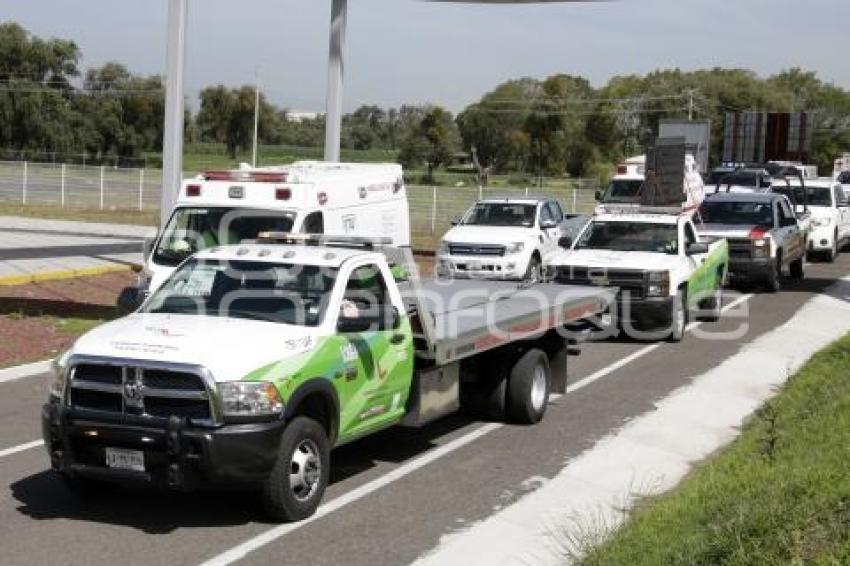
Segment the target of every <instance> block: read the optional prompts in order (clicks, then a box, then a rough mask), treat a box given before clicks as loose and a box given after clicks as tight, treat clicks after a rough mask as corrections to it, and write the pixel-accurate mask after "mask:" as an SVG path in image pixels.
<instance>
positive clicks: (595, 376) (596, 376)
mask: <svg viewBox="0 0 850 566" xmlns="http://www.w3.org/2000/svg"><path fill="white" fill-rule="evenodd" d="M753 296H754V295H753V294H752V293H748V294H746V295H741V296H740V297H738V298H737V299H735V300H734V301H732V302H731V303H729V304H728V305H725V306H724V307H723V309H721V310H722V312H726V311H728V310H730V309H733V308H735V307H737V306H738V305H740V304H741V303H744V302H745V301H749V300H750V299H752V298H753ZM701 324H705V323H703V322H692V323H690V324H689V325H688V327H687V328H686V331H687V332H690V331H691V330H693V329H694V328H696V327H698V326H700V325H701ZM662 345H663V342H656V343H654V344H649V345H647V346H644V347H643V348H641V349H640V350H638V351H637V352H632V353H631V354H629V355H628V356H626V357H625V358H620V359H619V360H617V361H616V362H614V363H613V364H611V365H610V366H608V367H604V368H602V369H600V370H598V371H595V372H593V373H592V374H590V375H588V376H587V377H584V378H582V379H579V380H578V381H576V382H575V383H573V384H572V385H569V386H567V393H572V392H573V391H578V390H579V389H581V388H582V387H586V386H588V385H590V384H591V383H593V382H594V381H598V380H600V379H602V378H603V377H605V376H607V375H609V374H611V373H614V372H615V371H617V370H618V369H621V368H622V367H624V366H627V365H628V364H630V363H632V362H633V361H635V360H637V359H638V358H642V357H644V356H645V355H647V354H648V353H650V352H652V351H654V350H657V349H658V348H660V347H661V346H662Z"/></svg>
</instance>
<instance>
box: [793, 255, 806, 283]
mask: <svg viewBox="0 0 850 566" xmlns="http://www.w3.org/2000/svg"><path fill="white" fill-rule="evenodd" d="M789 270H790V272H791V279H798V280H799V279H803V278H804V277H805V276H806V275H805V273H804V271H803V258H802V257H800V258H798V259H795V260H794V261H792V262H791V266H790V267H789Z"/></svg>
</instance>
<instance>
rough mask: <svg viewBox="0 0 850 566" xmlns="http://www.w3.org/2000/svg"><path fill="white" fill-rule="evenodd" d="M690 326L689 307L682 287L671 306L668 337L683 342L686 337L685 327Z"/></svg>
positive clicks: (673, 340) (670, 339)
mask: <svg viewBox="0 0 850 566" xmlns="http://www.w3.org/2000/svg"><path fill="white" fill-rule="evenodd" d="M687 326H688V307H687V297H686V294H685V291H684V290H682V289H680V290H679V292H678V293H676V297H675V298H674V299H673V305H672V306H671V308H670V334H669V335H668V337H667V339H668V340H669V341H670V342H681V341H682V339H683V338H684V337H685V328H686V327H687Z"/></svg>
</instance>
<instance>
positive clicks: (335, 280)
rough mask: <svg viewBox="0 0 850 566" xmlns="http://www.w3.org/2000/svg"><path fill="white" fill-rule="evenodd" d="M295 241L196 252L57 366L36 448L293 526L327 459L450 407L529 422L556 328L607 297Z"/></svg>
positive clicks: (61, 464) (68, 473) (97, 477)
mask: <svg viewBox="0 0 850 566" xmlns="http://www.w3.org/2000/svg"><path fill="white" fill-rule="evenodd" d="M298 240H299V243H292V240H291V239H289V238H288V237H286V236H284V235H267V238H266V239H265V240H262V241H258V242H256V243H252V244H241V245H236V246H226V247H218V248H212V249H209V250H205V251H203V252H200V253H198V254H196V255H195V256H193V257H191V258H189V259H188V260H186V261H185V262H184V263H183V264H182V265H181V266H180V267H179V268H177V269H176V270H175V272H174V273H173V274H172V275H170V276H169V277H168V279H167V280H166V281H165V282H164V283H163V285H162V286H161V287H160V288H159V289H157V290H156V291H155V292H154V293H153V294H152V295H151V296H150V297H148V298H147V300H146V301H145V302H144V304H143V305H142V306H141V307H140V308H139V310H138V311H136V312H135V313H132V314H130V315H129V316H126V317H124V318H121V319H119V320H115V321H113V322H110V323H107V324H104V325H103V326H100V327H98V328H97V329H95V330H92V331H91V332H89V333H87V334H85V335H84V336H82V337H81V338H80V339H79V340H78V341H77V342H76V343H75V344H74V345H73V347H72V348H71V349H70V350H69V351H68V352H66V353H64V354H63V355H62V356H60V358H58V359H57V362H56V364H55V370H54V377H53V381H52V385H51V387H50V395H49V400H48V402H47V403H46V404H45V405H44V408H43V414H42V425H43V435H44V439H45V442H46V446H47V451H48V454H49V456H50V460H51V465H52V468H53V469H54V470H55V471H56V472H58V473H59V474H60V475H61V477H62V478H63V479H64V480H65V481H66V482H67V483H68V485H69V486H70V487H71V488H72V489H75V490H77V491H78V492H80V493H87V492H90V491H91V490H97V489H99V487H100V485H101V482H104V481H111V482H119V483H121V482H134V481H136V482H143V483H148V484H155V485H159V486H161V487H164V488H172V489H191V488H194V487H196V486H199V485H204V484H228V483H236V484H247V485H250V486H254V487H256V488H257V490H258V491H259V492H260V493H262V501H263V503H264V506H265V509H266V511H267V512H268V514H269V515H270V516H271V517H272V518H274V519H276V520H298V519H302V518H305V517H308V516H309V515H311V514H312V513H314V512H315V510H316V508H317V506H318V505H319V502H320V501H321V498H322V494H323V492H324V490H325V487H326V485H327V483H328V478H329V471H330V453H331V449H332V448H333V447H336V446H339V445H341V444H344V443H347V442H351V441H352V440H355V439H357V438H360V437H363V436H365V435H369V434H372V433H374V432H376V431H379V430H382V429H385V428H387V427H390V426H393V425H409V426H421V425H423V424H425V423H428V422H430V421H433V420H434V419H438V418H440V417H442V416H444V415H447V414H449V413H452V412H454V411H457V410H459V409H460V408H462V406H465V407H466V408H469V409H471V410H472V411H474V412H476V413H478V414H481V415H483V416H485V417H486V418H498V419H507V420H509V421H512V422H516V423H535V422H537V421H539V420H540V419H541V418H542V417H543V414H544V412H545V410H546V405H547V399H548V397H549V394H550V392H552V391H563V390H564V388H565V381H566V376H565V375H564V376H552V375H551V372H550V361H552V359H553V358H554V357H556V356H565V355H566V354H565V353H564V352H565V351H566V349H567V343H568V340H567V339H566V338H565V337H564V336H565V333H562V332H560V330H561V329H562V328H563V327H564V325H567V324H569V323H575V322H577V321H582V320H586V319H588V318H592V317H594V316H595V315H597V314H599V313H601V312H603V311H605V310H606V309H607V308H608V307H609V303H610V302H611V301H612V300H613V298H614V294H615V293H614V292H613V291H612V290H610V289H589V288H585V287H569V286H562V285H548V284H533V285H525V286H523V285H517V284H516V283H506V282H495V281H447V282H446V281H420V280H419V279H418V277H416V272H415V269H414V270H413V271H411V272H410V273H412V275H410V276H407V277H405V275H404V274H403V273H401V272H400V270H399V269H397V266H396V267H393V266H392V263H398V262H391V261H390V259H391V258H392V257H396V258H397V257H398V253H397V252H398V250H394V251H393V250H383V249H381V247H380V244H385V243H386V242H378V241H375V240H368V241H367V240H366V239H358V238H344V237H333V236H303V235H302V236H300V237H299V238H298ZM281 242H283V243H281ZM407 256H408V257H410V256H409V253H408V254H407ZM399 265H403V264H400V263H399ZM397 279H403V280H402V281H399V282H397ZM564 359H565V358H564Z"/></svg>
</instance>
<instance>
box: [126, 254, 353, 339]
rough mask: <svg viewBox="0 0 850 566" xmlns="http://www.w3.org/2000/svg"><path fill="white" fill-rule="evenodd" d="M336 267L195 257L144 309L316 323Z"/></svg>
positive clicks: (331, 284) (157, 311) (335, 274)
mask: <svg viewBox="0 0 850 566" xmlns="http://www.w3.org/2000/svg"><path fill="white" fill-rule="evenodd" d="M337 271H338V270H337V269H335V268H328V267H320V266H315V265H293V264H285V263H270V262H260V261H217V260H197V259H190V260H189V261H187V262H186V263H185V264H184V265H183V266H182V267H180V269H178V270H177V271H175V272H174V274H172V275H171V277H169V278H168V279H167V280H166V281H165V283H164V284H163V285H162V287H160V288H159V289H158V290H157V291H156V292H155V293H154V294H153V296H152V297H151V298H150V301H149V302H148V303H147V306H146V307H145V309H144V311H143V312H148V313H168V314H187V315H202V316H215V317H226V318H247V319H251V320H263V321H268V322H280V323H285V324H296V325H300V326H317V325H318V324H319V323H320V322H321V321H322V317H323V316H324V313H325V310H326V308H327V304H328V300H329V298H330V294H331V291H332V290H333V287H334V283H335V281H336V276H337Z"/></svg>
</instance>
